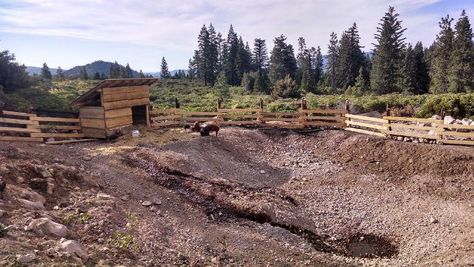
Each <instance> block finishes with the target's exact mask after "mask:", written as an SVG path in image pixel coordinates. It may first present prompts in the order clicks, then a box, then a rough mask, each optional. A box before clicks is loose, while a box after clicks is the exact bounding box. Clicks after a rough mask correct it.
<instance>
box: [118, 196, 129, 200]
mask: <svg viewBox="0 0 474 267" xmlns="http://www.w3.org/2000/svg"><path fill="white" fill-rule="evenodd" d="M120 199H121V200H123V201H129V200H130V196H129V195H123V196H122V197H121V198H120Z"/></svg>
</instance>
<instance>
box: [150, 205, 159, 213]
mask: <svg viewBox="0 0 474 267" xmlns="http://www.w3.org/2000/svg"><path fill="white" fill-rule="evenodd" d="M150 210H151V211H153V212H155V211H157V210H158V208H157V207H156V206H151V208H150Z"/></svg>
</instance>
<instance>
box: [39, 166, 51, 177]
mask: <svg viewBox="0 0 474 267" xmlns="http://www.w3.org/2000/svg"><path fill="white" fill-rule="evenodd" d="M40 174H41V176H42V177H43V178H49V177H53V175H52V174H51V172H50V171H48V170H47V169H46V168H44V169H42V170H41V172H40Z"/></svg>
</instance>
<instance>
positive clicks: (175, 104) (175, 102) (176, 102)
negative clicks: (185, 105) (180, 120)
mask: <svg viewBox="0 0 474 267" xmlns="http://www.w3.org/2000/svg"><path fill="white" fill-rule="evenodd" d="M174 107H175V108H176V109H179V107H180V104H179V100H178V98H177V97H176V98H175V99H174Z"/></svg>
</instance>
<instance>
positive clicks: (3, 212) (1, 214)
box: [0, 210, 8, 218]
mask: <svg viewBox="0 0 474 267" xmlns="http://www.w3.org/2000/svg"><path fill="white" fill-rule="evenodd" d="M7 215H8V212H6V211H4V210H0V218H2V217H5V216H7Z"/></svg>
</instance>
